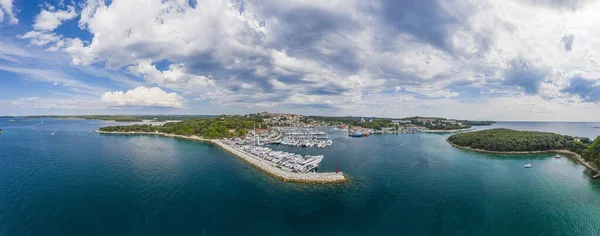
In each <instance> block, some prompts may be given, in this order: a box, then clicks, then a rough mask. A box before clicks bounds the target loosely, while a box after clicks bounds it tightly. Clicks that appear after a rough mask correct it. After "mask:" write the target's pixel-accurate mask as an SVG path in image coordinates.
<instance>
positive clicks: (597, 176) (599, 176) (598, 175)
mask: <svg viewBox="0 0 600 236" xmlns="http://www.w3.org/2000/svg"><path fill="white" fill-rule="evenodd" d="M597 178H600V173H598V174H596V175H594V176H592V179H597Z"/></svg>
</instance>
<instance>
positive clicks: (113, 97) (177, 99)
mask: <svg viewBox="0 0 600 236" xmlns="http://www.w3.org/2000/svg"><path fill="white" fill-rule="evenodd" d="M182 99H183V98H182V97H181V96H179V95H177V93H167V92H165V91H163V90H162V89H160V88H158V87H154V88H146V87H141V86H140V87H137V88H135V89H133V90H129V91H127V92H123V91H114V92H106V93H105V94H104V95H102V98H101V100H100V101H102V102H103V103H105V104H107V105H110V106H122V107H164V108H181V107H183V104H182Z"/></svg>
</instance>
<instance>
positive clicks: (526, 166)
mask: <svg viewBox="0 0 600 236" xmlns="http://www.w3.org/2000/svg"><path fill="white" fill-rule="evenodd" d="M523 167H525V168H531V167H533V166H532V165H531V164H525V165H524V166H523Z"/></svg>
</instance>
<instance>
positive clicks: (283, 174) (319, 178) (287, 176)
mask: <svg viewBox="0 0 600 236" xmlns="http://www.w3.org/2000/svg"><path fill="white" fill-rule="evenodd" d="M213 143H214V144H216V145H217V146H219V147H221V148H223V149H225V150H226V151H228V152H230V153H231V154H234V155H235V156H237V157H239V158H241V159H242V160H244V161H246V162H248V163H250V164H251V165H253V166H255V167H257V168H259V169H260V170H262V171H264V172H266V173H268V174H270V175H272V176H274V177H276V178H278V179H281V180H283V181H286V182H297V183H320V184H327V183H341V182H345V181H347V179H346V176H345V175H344V173H343V172H339V173H336V172H325V173H321V172H309V173H295V172H289V171H285V170H283V169H280V168H278V167H277V166H276V165H274V164H272V163H269V162H267V161H265V160H263V159H261V158H259V157H257V156H254V155H252V154H250V153H247V152H243V151H240V150H237V149H235V148H233V147H231V146H229V145H227V144H226V143H224V142H223V141H221V140H214V141H213Z"/></svg>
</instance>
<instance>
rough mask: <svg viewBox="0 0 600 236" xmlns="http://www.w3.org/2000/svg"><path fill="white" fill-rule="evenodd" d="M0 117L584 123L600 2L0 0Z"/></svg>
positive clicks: (591, 117)
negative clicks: (286, 116)
mask: <svg viewBox="0 0 600 236" xmlns="http://www.w3.org/2000/svg"><path fill="white" fill-rule="evenodd" d="M0 12H1V13H0V115H41V114H48V115H53V114H223V113H227V114H243V113H250V112H258V111H264V110H268V111H274V112H293V113H300V114H315V115H358V116H365V115H368V116H386V117H406V116H414V115H420V116H444V117H453V118H467V119H493V120H544V121H597V120H598V119H597V118H595V117H600V116H599V115H600V106H599V105H598V102H600V85H599V84H598V78H600V66H599V64H598V63H599V62H598V56H599V55H598V53H599V52H600V50H597V49H598V48H600V22H598V21H596V20H595V19H596V18H597V15H598V14H599V13H600V3H598V2H596V1H585V0H580V1H577V0H570V1H562V0H561V1H555V0H547V1H545V0H524V1H523V0H506V1H493V0H474V1H461V0H421V1H414V0H370V1H369V0H332V1H318V0H302V1H299V0H267V1H264V0H261V1H258V0H231V1H228V0H196V1H189V0H171V1H169V0H166V1H158V0H157V1H151V0H127V1H125V0H112V1H106V0H88V1H69V0H49V1H34V0H32V1H26V0H0Z"/></svg>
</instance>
